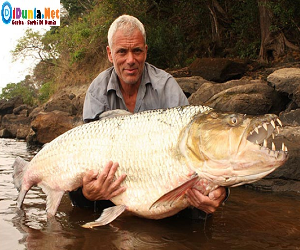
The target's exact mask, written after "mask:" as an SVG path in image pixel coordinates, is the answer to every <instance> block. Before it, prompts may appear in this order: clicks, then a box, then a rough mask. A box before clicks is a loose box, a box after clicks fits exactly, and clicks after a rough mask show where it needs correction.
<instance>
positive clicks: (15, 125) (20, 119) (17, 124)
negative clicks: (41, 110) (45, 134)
mask: <svg viewBox="0 0 300 250" xmlns="http://www.w3.org/2000/svg"><path fill="white" fill-rule="evenodd" d="M1 128H2V129H7V130H8V131H9V132H10V134H11V137H12V138H15V137H17V131H18V129H19V128H22V129H24V130H29V128H30V118H29V117H28V116H27V112H23V113H20V114H19V115H15V114H7V115H5V116H3V118H2V120H1Z"/></svg>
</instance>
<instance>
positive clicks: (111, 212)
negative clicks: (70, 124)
mask: <svg viewBox="0 0 300 250" xmlns="http://www.w3.org/2000/svg"><path fill="white" fill-rule="evenodd" d="M125 210H126V206H125V205H118V206H114V207H109V208H106V209H104V210H103V212H102V214H101V216H100V217H99V218H98V219H97V220H95V221H92V222H88V223H86V224H84V225H82V227H84V228H93V227H99V226H104V225H106V224H108V223H110V222H112V221H113V220H114V219H116V218H117V217H118V216H119V215H120V214H122V213H123V212H124V211H125Z"/></svg>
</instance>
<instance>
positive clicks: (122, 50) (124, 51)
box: [117, 49, 126, 54]
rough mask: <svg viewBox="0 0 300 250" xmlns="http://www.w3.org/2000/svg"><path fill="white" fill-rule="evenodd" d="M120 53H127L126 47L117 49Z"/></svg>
mask: <svg viewBox="0 0 300 250" xmlns="http://www.w3.org/2000/svg"><path fill="white" fill-rule="evenodd" d="M117 53H118V54H125V53H126V49H119V50H118V51H117Z"/></svg>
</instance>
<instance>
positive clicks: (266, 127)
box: [263, 123, 268, 131]
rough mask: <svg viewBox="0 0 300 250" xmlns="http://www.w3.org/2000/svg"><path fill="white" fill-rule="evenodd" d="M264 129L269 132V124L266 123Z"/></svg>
mask: <svg viewBox="0 0 300 250" xmlns="http://www.w3.org/2000/svg"><path fill="white" fill-rule="evenodd" d="M263 127H264V129H265V130H266V131H268V125H267V123H264V124H263Z"/></svg>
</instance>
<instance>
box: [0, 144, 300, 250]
mask: <svg viewBox="0 0 300 250" xmlns="http://www.w3.org/2000/svg"><path fill="white" fill-rule="evenodd" d="M0 142H1V143H3V141H0ZM5 143H6V145H9V146H10V147H12V151H13V152H14V153H11V152H8V153H7V152H6V154H9V157H7V156H3V154H2V153H0V158H1V163H0V186H1V189H0V224H1V227H0V238H1V245H2V246H1V249H28V250H37V249H39V250H43V249H47V250H54V249H72V250H77V249H82V250H85V249H105V250H109V249H114V250H127V249H139V250H148V249H172V250H173V249H174V250H177V249H178V250H179V249H180V250H187V249H204V250H206V249H222V250H227V249H243V250H244V249H245V250H247V249H249V250H250V249H251V250H253V249H268V250H269V249H274V250H275V249H276V250H277V249H293V250H294V249H300V223H299V222H300V213H299V212H300V195H299V194H296V193H271V192H258V191H254V190H249V189H246V188H242V187H239V188H232V192H231V196H230V199H229V200H228V202H227V203H226V205H225V206H224V207H220V208H219V209H218V210H217V212H216V213H215V214H214V215H213V216H212V217H209V218H208V219H207V220H206V221H198V222H197V221H191V220H187V219H179V218H167V219H163V220H158V221H156V220H147V219H142V218H138V217H133V216H122V217H120V218H117V219H116V220H115V221H113V222H112V223H111V224H110V225H107V226H103V227H98V228H94V229H85V228H82V227H81V225H82V224H84V223H86V222H90V221H93V220H95V219H97V218H98V217H99V213H93V212H91V211H89V210H83V209H79V208H76V207H72V206H71V203H70V200H69V198H68V196H67V194H66V195H64V197H63V199H62V202H61V204H60V206H59V210H58V213H57V216H56V217H55V219H51V220H47V217H46V212H45V206H46V205H45V198H46V197H45V195H44V194H43V193H42V191H41V190H40V189H39V188H33V189H32V190H30V191H29V192H28V195H27V196H26V199H25V201H24V206H23V210H18V209H16V204H15V199H16V197H17V191H16V190H15V188H14V187H13V184H12V179H11V173H12V167H11V165H12V162H13V160H14V158H15V155H16V154H18V155H19V154H21V155H23V156H24V157H25V158H27V159H29V158H30V157H31V156H32V154H34V153H32V154H31V153H26V150H27V149H26V146H25V147H24V144H22V143H20V142H19V143H16V144H15V142H13V141H5ZM6 150H8V148H7V149H6ZM24 150H25V152H23V151H24ZM16 151H18V152H17V153H15V152H16ZM2 159H5V161H2Z"/></svg>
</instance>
